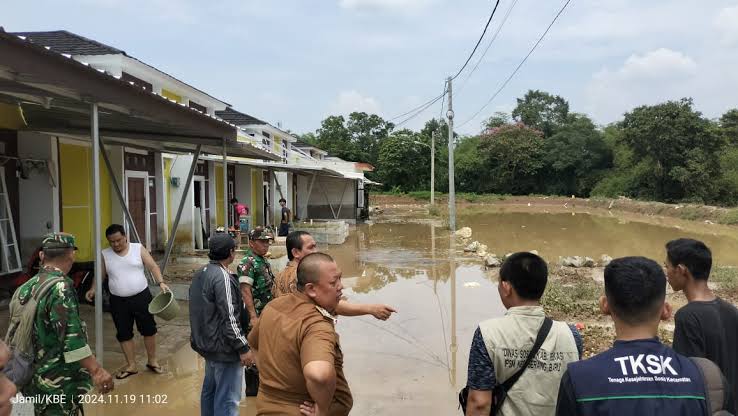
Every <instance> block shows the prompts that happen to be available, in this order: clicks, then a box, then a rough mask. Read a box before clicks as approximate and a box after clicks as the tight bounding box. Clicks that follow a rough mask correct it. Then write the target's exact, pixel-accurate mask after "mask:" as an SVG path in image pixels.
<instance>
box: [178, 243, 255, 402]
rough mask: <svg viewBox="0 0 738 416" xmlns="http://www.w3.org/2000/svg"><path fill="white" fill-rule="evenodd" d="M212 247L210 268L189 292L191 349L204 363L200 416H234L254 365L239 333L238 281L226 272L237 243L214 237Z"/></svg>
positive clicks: (240, 332) (239, 304)
mask: <svg viewBox="0 0 738 416" xmlns="http://www.w3.org/2000/svg"><path fill="white" fill-rule="evenodd" d="M208 247H210V252H209V253H208V257H210V263H209V264H208V265H207V266H205V267H204V268H202V269H201V270H200V271H198V272H197V273H196V274H195V276H194V278H193V279H192V285H191V286H190V327H191V328H190V329H191V335H190V345H191V346H192V349H193V350H195V351H196V352H197V353H198V354H200V355H201V356H202V357H203V358H205V379H204V380H203V384H202V392H201V393H200V414H201V415H202V416H210V415H218V416H221V415H224V416H236V415H238V403H239V402H240V401H241V388H242V380H243V366H251V365H253V364H254V357H253V353H252V352H250V351H249V345H248V342H246V337H245V335H244V334H243V332H242V330H241V321H240V316H241V309H242V308H243V303H242V302H241V297H240V296H239V295H238V281H237V280H236V278H235V277H234V276H233V275H232V274H231V273H230V271H229V270H228V266H229V265H230V264H231V263H233V260H234V259H235V258H236V242H235V241H234V240H233V238H231V237H230V236H229V235H228V234H215V235H213V236H212V237H211V238H210V240H209V241H208Z"/></svg>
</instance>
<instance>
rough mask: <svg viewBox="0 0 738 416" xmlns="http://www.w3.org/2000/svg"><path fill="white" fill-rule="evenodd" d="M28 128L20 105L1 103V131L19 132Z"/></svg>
mask: <svg viewBox="0 0 738 416" xmlns="http://www.w3.org/2000/svg"><path fill="white" fill-rule="evenodd" d="M25 126H26V120H25V118H23V110H21V108H20V106H19V105H11V104H4V103H0V129H9V130H18V129H20V128H23V127H25Z"/></svg>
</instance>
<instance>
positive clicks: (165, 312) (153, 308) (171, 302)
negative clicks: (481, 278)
mask: <svg viewBox="0 0 738 416" xmlns="http://www.w3.org/2000/svg"><path fill="white" fill-rule="evenodd" d="M149 313H150V314H152V315H156V316H157V317H158V318H161V319H163V320H165V321H170V320H172V319H174V318H176V317H177V315H179V305H178V304H177V300H176V299H174V294H173V293H172V292H161V293H159V294H158V295H156V296H155V297H154V299H152V300H151V303H149Z"/></svg>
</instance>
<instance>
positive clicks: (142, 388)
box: [88, 212, 738, 416]
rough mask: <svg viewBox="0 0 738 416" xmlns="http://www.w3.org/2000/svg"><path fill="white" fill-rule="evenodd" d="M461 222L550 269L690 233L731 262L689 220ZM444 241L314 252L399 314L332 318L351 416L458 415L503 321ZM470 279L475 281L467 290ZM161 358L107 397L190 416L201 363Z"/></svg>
mask: <svg viewBox="0 0 738 416" xmlns="http://www.w3.org/2000/svg"><path fill="white" fill-rule="evenodd" d="M458 223H459V227H461V226H469V227H471V228H472V229H473V230H474V236H473V239H476V240H479V241H480V242H482V243H484V244H487V245H488V246H489V248H490V249H489V251H490V252H496V253H497V254H500V255H502V254H504V253H506V252H510V251H519V250H532V249H536V250H538V251H539V252H540V253H541V255H543V256H544V257H546V258H547V259H548V260H549V261H555V260H556V258H557V257H558V256H563V255H586V256H590V257H599V256H600V255H601V254H604V253H607V254H609V255H610V256H613V257H618V256H623V255H633V254H639V255H646V256H649V257H652V258H655V259H657V260H660V259H662V258H663V256H664V254H663V245H664V243H665V242H666V241H668V240H670V239H672V238H677V237H680V236H690V237H696V238H700V239H702V240H704V241H705V242H706V243H707V244H708V245H710V246H711V248H712V249H713V252H714V254H715V258H716V262H718V263H721V264H732V265H738V253H737V252H736V250H735V247H736V243H738V240H737V239H736V237H735V233H734V232H733V229H730V228H724V229H722V228H721V229H720V230H722V231H725V232H722V231H721V232H715V231H716V230H718V229H717V228H709V227H708V226H705V227H704V230H705V231H704V232H700V230H702V228H703V227H701V226H699V224H698V225H697V226H696V228H693V229H690V230H689V231H686V230H685V229H684V228H683V229H677V228H674V227H673V225H675V224H671V225H672V226H671V227H664V226H660V225H658V224H648V223H641V222H634V221H630V220H623V219H618V218H607V217H596V216H590V215H584V214H576V215H574V216H572V215H571V214H570V213H566V214H531V213H519V212H518V213H512V212H502V213H495V214H490V213H487V214H481V213H480V214H470V215H465V216H462V217H461V218H460V219H459V221H458ZM451 244H452V243H451V239H450V235H449V233H448V231H445V230H443V229H441V228H439V227H437V226H432V225H424V224H374V225H361V226H358V227H356V229H355V230H352V232H351V234H350V236H349V238H348V240H347V241H346V243H345V244H343V245H341V246H323V247H321V249H323V250H324V251H326V252H328V253H329V254H331V255H333V256H334V258H336V260H337V262H338V263H339V266H340V267H341V269H342V270H343V276H344V279H343V280H344V285H345V286H346V289H345V291H344V293H345V294H346V295H347V296H348V298H349V301H351V302H362V303H387V304H390V305H393V306H395V307H396V308H397V309H398V313H397V314H396V315H394V316H393V317H392V318H391V319H390V320H388V321H386V322H382V321H377V320H375V319H374V318H372V317H354V318H340V319H339V323H338V326H337V330H338V332H339V334H340V336H341V342H342V348H343V351H344V354H345V373H346V377H347V379H348V381H349V384H350V386H351V390H352V392H353V394H354V410H353V411H352V414H355V415H362V416H363V415H408V414H422V415H449V414H458V410H457V404H456V403H457V392H458V390H459V389H460V388H461V387H463V386H464V385H465V383H466V367H467V362H468V351H469V345H470V343H471V338H472V335H473V332H474V330H475V328H476V326H477V324H478V323H479V322H480V321H482V320H485V319H488V318H491V317H497V316H501V315H502V314H503V313H504V308H503V306H502V305H501V303H500V301H499V296H498V294H497V289H496V283H495V282H494V279H493V278H492V272H490V271H486V270H485V269H484V268H483V267H482V266H481V262H480V261H479V259H475V258H472V257H466V256H464V255H463V254H462V253H461V252H460V250H461V248H462V247H460V246H458V247H457V246H455V245H454V246H451ZM451 252H454V253H456V254H454V255H449V253H451ZM452 271H453V272H452ZM472 282H474V283H476V284H473V285H467V283H472ZM162 362H163V363H164V365H165V368H167V369H168V370H169V373H168V374H166V375H163V376H156V375H153V374H146V373H145V372H144V373H142V374H140V375H137V376H134V377H131V379H130V381H129V380H126V381H128V382H127V383H119V385H118V388H117V389H116V393H117V394H119V395H140V394H142V393H143V394H145V395H146V394H150V395H156V394H158V395H160V400H161V395H165V396H166V400H167V403H166V404H163V403H159V404H156V403H151V400H152V399H151V398H149V397H147V396H146V397H142V399H143V400H144V401H145V402H146V403H145V404H144V405H143V406H140V405H138V406H136V407H135V412H134V413H135V414H136V415H148V414H151V415H154V414H178V415H182V416H184V415H196V414H199V408H198V406H199V394H200V386H201V383H202V379H203V373H204V370H203V364H204V363H203V361H202V360H201V359H200V358H199V357H198V356H197V355H196V354H195V353H193V352H192V351H191V350H190V348H189V346H188V345H186V343H184V344H183V346H182V348H181V349H180V350H179V351H178V352H177V353H176V354H174V356H172V357H168V358H165V359H163V360H162ZM139 397H141V396H139ZM119 400H120V399H119ZM139 403H140V401H139ZM132 408H133V407H132V406H131V405H127V406H123V405H120V404H119V405H106V406H104V407H103V406H90V407H89V412H88V414H91V415H98V414H99V415H102V414H105V415H124V414H129V413H131V409H132ZM241 414H242V415H252V414H254V406H253V399H244V400H243V401H242V403H241Z"/></svg>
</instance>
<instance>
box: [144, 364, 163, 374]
mask: <svg viewBox="0 0 738 416" xmlns="http://www.w3.org/2000/svg"><path fill="white" fill-rule="evenodd" d="M146 368H148V369H149V370H151V371H153V372H155V373H156V374H164V370H162V368H161V366H159V365H151V364H146Z"/></svg>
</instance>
